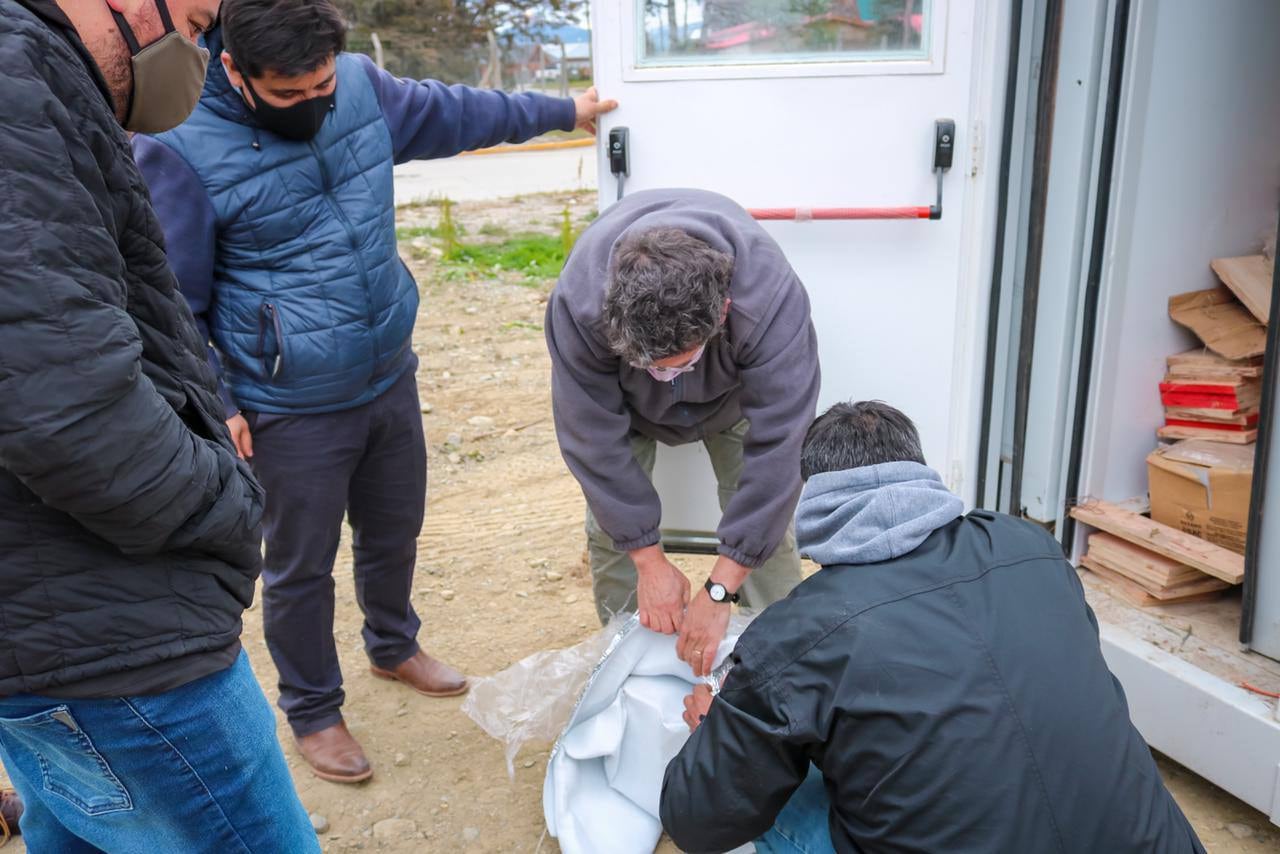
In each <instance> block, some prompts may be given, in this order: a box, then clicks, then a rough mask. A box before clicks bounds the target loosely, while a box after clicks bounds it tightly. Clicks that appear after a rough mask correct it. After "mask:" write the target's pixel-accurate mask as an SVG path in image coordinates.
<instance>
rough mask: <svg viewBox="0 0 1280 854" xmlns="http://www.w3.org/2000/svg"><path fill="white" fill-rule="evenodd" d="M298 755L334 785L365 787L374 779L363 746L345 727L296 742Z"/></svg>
mask: <svg viewBox="0 0 1280 854" xmlns="http://www.w3.org/2000/svg"><path fill="white" fill-rule="evenodd" d="M294 742H295V743H296V744H297V745H298V752H299V753H301V754H302V758H303V759H305V760H307V764H309V765H310V766H311V771H312V772H313V773H314V774H315V775H316V776H317V777H319V778H320V779H321V780H328V781H329V782H330V783H363V782H364V781H365V780H368V779H369V778H370V777H372V776H373V768H371V767H370V766H369V760H368V759H366V758H365V755H364V750H363V748H361V747H360V742H358V741H356V740H355V737H354V736H353V735H352V734H351V733H350V732H348V731H347V725H346V724H345V723H338V724H334V725H333V726H331V727H329V728H328V729H322V730H320V731H319V732H313V733H311V735H304V736H303V737H302V738H296V737H295V738H294Z"/></svg>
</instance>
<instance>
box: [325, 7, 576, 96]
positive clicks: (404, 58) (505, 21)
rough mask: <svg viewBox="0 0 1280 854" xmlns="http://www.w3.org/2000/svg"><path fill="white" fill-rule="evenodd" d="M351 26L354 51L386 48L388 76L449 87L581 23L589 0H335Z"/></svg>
mask: <svg viewBox="0 0 1280 854" xmlns="http://www.w3.org/2000/svg"><path fill="white" fill-rule="evenodd" d="M336 2H337V4H338V6H339V7H340V8H341V9H342V11H343V13H344V14H345V15H346V16H347V20H348V21H349V22H350V23H351V27H352V29H351V34H350V47H351V49H352V50H356V51H359V52H362V53H368V54H370V55H372V54H373V47H372V39H371V34H373V33H377V34H378V38H379V40H380V41H381V43H382V48H383V54H384V57H385V63H386V67H387V70H388V71H391V72H392V73H393V74H398V75H402V76H405V77H416V78H421V77H434V78H437V79H440V80H444V81H446V82H450V83H469V84H473V85H474V84H477V83H489V84H492V85H498V84H500V80H493V79H489V80H481V69H482V68H484V67H486V66H487V65H489V64H490V63H491V59H492V57H493V56H494V55H495V53H499V54H500V53H501V52H503V51H510V50H511V49H512V48H513V47H514V46H515V45H516V44H522V43H528V42H545V41H547V40H548V38H547V34H548V33H549V32H551V31H553V30H554V29H555V28H556V27H558V26H561V25H563V24H566V23H574V22H577V21H580V20H581V16H582V15H583V13H584V12H585V7H586V0H501V2H498V0H336Z"/></svg>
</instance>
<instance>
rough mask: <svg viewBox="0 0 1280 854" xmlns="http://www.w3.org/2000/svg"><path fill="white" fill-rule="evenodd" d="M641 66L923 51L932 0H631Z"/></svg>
mask: <svg viewBox="0 0 1280 854" xmlns="http://www.w3.org/2000/svg"><path fill="white" fill-rule="evenodd" d="M636 5H637V7H638V9H637V15H638V16H639V19H640V51H639V54H640V58H639V65H640V66H641V67H650V68H652V67H662V66H673V65H754V64H761V63H796V62H850V61H866V60H893V59H924V58H926V57H927V54H928V50H927V48H926V47H925V45H927V44H928V40H927V38H926V37H927V35H928V27H929V23H930V19H931V17H932V16H931V14H930V13H931V11H932V9H931V7H932V6H933V0H636Z"/></svg>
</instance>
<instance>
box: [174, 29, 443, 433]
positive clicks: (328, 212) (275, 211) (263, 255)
mask: <svg viewBox="0 0 1280 854" xmlns="http://www.w3.org/2000/svg"><path fill="white" fill-rule="evenodd" d="M209 47H210V50H211V52H212V53H213V56H214V57H217V56H218V54H219V52H220V50H221V44H220V43H217V42H215V41H214V40H212V39H211V43H210V44H209ZM156 138H157V139H158V140H159V141H161V142H163V143H165V144H166V145H168V146H169V147H171V148H172V149H174V151H176V152H177V153H178V154H179V155H181V156H182V158H183V159H184V160H186V162H187V163H188V164H190V165H191V167H192V169H194V170H195V172H196V174H197V175H198V176H199V178H200V180H201V182H202V183H203V184H204V187H205V190H206V192H207V193H208V196H209V200H210V201H211V202H212V204H213V209H214V212H215V215H216V219H217V251H216V253H215V262H214V291H213V293H214V296H213V305H212V308H211V311H210V335H211V337H212V338H213V342H214V344H215V345H216V346H217V348H218V350H219V351H220V352H221V353H222V355H223V370H224V380H225V381H226V383H227V384H228V386H229V387H230V389H231V393H232V395H233V396H234V397H235V400H236V403H237V404H238V405H239V406H240V407H241V408H242V409H246V410H250V411H255V412H275V413H293V414H305V413H315V412H332V411H336V410H341V409H349V408H352V407H355V406H360V405H361V404H364V403H367V402H369V401H371V400H373V399H374V398H376V397H378V396H379V395H380V394H382V393H383V392H385V391H386V390H387V389H389V388H390V387H391V386H392V384H394V383H395V381H396V380H397V379H399V377H400V376H402V375H403V373H404V371H405V370H406V369H407V368H409V367H410V366H411V365H412V364H413V356H412V350H411V348H410V337H411V335H412V332H413V324H414V319H415V318H416V316H417V309H418V289H417V285H416V284H415V283H414V280H413V277H412V276H411V275H410V274H409V271H408V270H407V269H406V268H405V266H404V264H403V263H402V262H401V260H400V257H399V255H398V254H397V252H396V234H395V197H394V193H393V187H392V175H391V167H392V147H391V134H390V131H389V130H388V128H387V125H386V122H385V121H384V119H383V115H382V110H381V108H380V106H379V104H378V99H377V96H376V94H375V93H374V89H373V84H372V83H371V82H370V80H369V77H368V74H367V73H366V72H365V70H364V69H363V68H362V67H361V66H360V65H359V63H358V61H357V60H356V59H355V58H354V57H352V56H349V55H346V54H343V55H340V56H339V57H338V87H337V104H336V108H335V109H334V110H333V111H332V112H331V113H330V114H329V116H328V117H327V118H326V119H325V121H324V125H323V126H322V127H321V129H320V133H319V134H318V135H317V136H316V137H315V139H313V140H312V141H310V142H293V141H290V140H286V139H282V138H281V137H278V136H276V135H275V134H272V133H270V132H269V131H266V130H263V129H262V128H261V127H260V126H259V125H258V123H257V122H256V120H255V119H254V118H253V115H252V113H251V112H250V111H249V109H248V107H247V106H246V105H245V103H244V101H243V99H242V98H241V96H240V94H239V93H238V92H237V91H236V90H235V89H233V88H232V86H231V84H230V81H228V79H227V76H226V72H225V71H224V70H223V68H222V64H221V63H220V62H218V61H217V60H216V59H214V61H212V62H210V64H209V78H208V80H207V81H206V83H205V89H204V94H203V95H202V96H201V99H200V105H199V107H197V108H196V111H195V112H194V113H193V114H192V116H191V118H190V119H188V120H187V122H186V123H185V124H183V125H182V126H181V127H179V128H177V129H176V130H173V131H170V132H168V133H165V134H161V135H159V136H158V137H156Z"/></svg>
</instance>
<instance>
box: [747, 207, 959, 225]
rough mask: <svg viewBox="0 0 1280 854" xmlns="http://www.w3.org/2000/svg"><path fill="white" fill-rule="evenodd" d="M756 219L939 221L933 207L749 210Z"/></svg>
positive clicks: (800, 220)
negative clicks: (934, 214)
mask: <svg viewBox="0 0 1280 854" xmlns="http://www.w3.org/2000/svg"><path fill="white" fill-rule="evenodd" d="M747 212H748V213H749V214H751V216H753V217H755V218H756V219H762V220H764V219H768V220H787V221H793V222H809V221H810V220H818V219H937V218H940V217H941V216H942V211H941V210H939V211H938V217H935V216H933V208H931V207H902V208H749V209H748V211H747Z"/></svg>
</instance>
